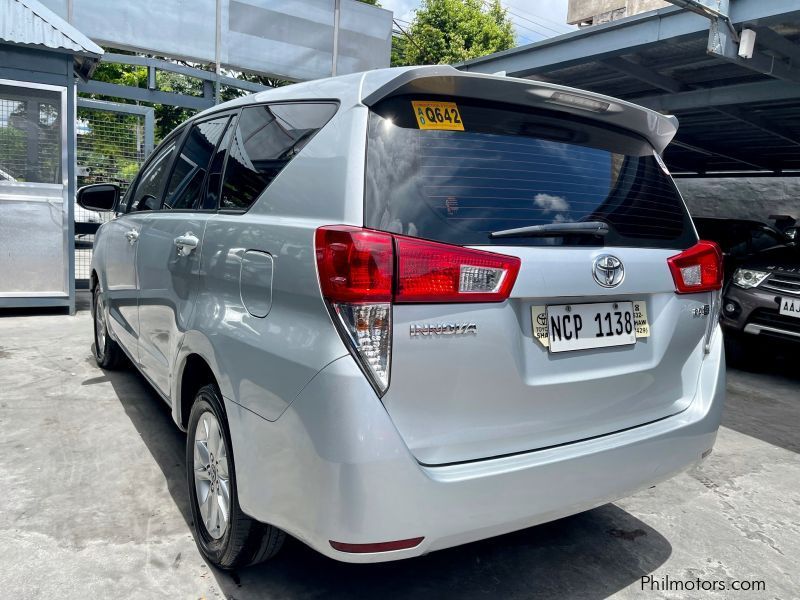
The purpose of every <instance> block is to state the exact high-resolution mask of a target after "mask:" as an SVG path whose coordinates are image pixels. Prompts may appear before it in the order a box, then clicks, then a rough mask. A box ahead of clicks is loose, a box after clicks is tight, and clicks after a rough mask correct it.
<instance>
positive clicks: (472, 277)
mask: <svg viewBox="0 0 800 600" xmlns="http://www.w3.org/2000/svg"><path fill="white" fill-rule="evenodd" d="M396 244H397V246H396V247H397V289H396V291H395V296H394V300H395V302H398V303H407V302H502V301H503V300H505V299H506V298H508V295H509V294H510V293H511V288H512V287H514V281H516V279H517V273H519V265H520V260H519V259H518V258H516V257H514V256H505V255H502V254H495V253H494V252H483V251H481V250H472V249H470V248H462V247H460V246H451V245H449V244H440V243H438V242H429V241H426V240H419V239H415V238H408V237H399V236H398V237H397V238H396Z"/></svg>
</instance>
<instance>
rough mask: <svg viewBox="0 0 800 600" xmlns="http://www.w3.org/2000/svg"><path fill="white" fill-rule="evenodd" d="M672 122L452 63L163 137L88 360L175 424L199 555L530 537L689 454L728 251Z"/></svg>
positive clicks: (358, 79)
mask: <svg viewBox="0 0 800 600" xmlns="http://www.w3.org/2000/svg"><path fill="white" fill-rule="evenodd" d="M676 127H677V123H676V120H675V119H674V118H672V117H668V116H663V115H660V114H658V113H656V112H653V111H650V110H647V109H644V108H641V107H638V106H635V105H633V104H629V103H628V102H624V101H621V100H616V99H614V98H609V97H606V96H600V95H597V94H592V93H588V92H584V91H580V90H575V89H570V88H565V87H561V86H557V85H551V84H548V83H542V82H538V81H529V80H524V79H512V78H507V77H502V76H489V75H480V74H473V73H464V72H460V71H457V70H455V69H453V68H451V67H446V66H437V67H413V68H403V69H385V70H376V71H371V72H368V73H360V74H354V75H347V76H343V77H337V78H332V79H327V80H323V81H312V82H308V83H301V84H297V85H291V86H288V87H282V88H279V89H274V90H270V91H266V92H261V93H258V94H255V95H253V96H248V97H246V98H241V99H238V100H234V101H232V102H228V103H226V104H222V105H220V106H217V107H214V108H213V109H210V110H208V111H205V112H203V113H201V114H199V115H197V116H196V117H194V118H192V119H190V120H189V121H188V122H187V123H185V124H184V125H182V126H181V127H179V128H178V129H177V130H176V131H174V132H173V133H172V134H171V135H169V136H168V137H167V138H166V139H165V140H164V141H163V142H162V143H161V145H160V146H159V147H158V148H157V149H156V151H155V152H154V153H153V154H152V156H151V157H150V158H149V160H148V161H147V162H146V163H145V165H144V167H143V168H142V170H141V172H140V173H139V175H138V176H137V177H136V179H135V180H134V181H133V183H132V185H131V186H130V188H129V189H128V191H127V193H126V194H125V196H124V198H119V192H118V189H117V188H116V187H114V186H110V185H102V184H100V185H95V186H90V187H86V188H83V189H82V190H81V191H80V192H79V195H80V202H81V204H82V205H83V206H84V207H87V208H92V209H98V208H106V209H109V210H113V211H114V212H115V213H116V218H114V219H113V220H111V221H110V222H108V223H106V224H104V225H103V226H102V227H101V228H100V231H99V234H98V237H97V241H96V246H95V252H94V258H93V262H92V275H91V277H92V290H93V294H94V295H93V298H94V303H93V315H94V327H95V337H94V342H95V353H96V358H97V362H98V364H99V365H100V366H101V367H103V368H113V367H114V366H117V365H119V364H120V363H121V360H122V359H123V356H127V358H128V359H129V360H130V361H131V362H132V363H133V364H134V365H135V366H136V368H137V369H139V370H140V371H141V372H142V373H143V374H144V376H145V377H146V378H147V380H148V381H149V382H150V383H151V384H152V385H153V387H154V388H155V389H156V390H157V391H158V393H159V395H161V396H162V397H163V399H164V401H166V402H167V403H168V404H169V406H170V407H171V408H172V414H173V417H174V419H175V422H176V423H177V425H178V426H179V427H180V428H182V429H185V430H186V432H187V441H186V464H187V484H188V491H189V496H190V503H191V507H192V514H193V516H194V523H195V527H196V529H197V531H196V534H195V537H196V539H197V544H198V546H199V548H200V550H201V551H202V553H203V554H204V555H205V556H206V557H207V558H208V560H210V561H211V562H213V563H214V564H216V565H219V566H220V567H222V568H234V567H237V566H242V565H245V564H250V563H254V562H257V561H260V560H263V559H265V558H268V557H269V556H271V555H272V554H274V553H275V552H276V551H277V550H278V548H279V547H280V545H281V542H282V541H283V538H284V532H286V533H288V534H290V535H292V536H295V537H296V538H298V539H300V540H302V541H303V542H305V543H307V544H308V545H310V546H311V547H313V548H315V549H316V550H318V551H319V552H321V553H323V554H325V555H327V556H329V557H332V558H335V559H337V560H342V561H349V562H376V561H388V560H395V559H402V558H408V557H412V556H418V555H421V554H425V553H428V552H431V551H434V550H438V549H441V548H447V547H450V546H455V545H457V544H464V543H467V542H471V541H474V540H480V539H483V538H487V537H490V536H496V535H499V534H503V533H506V532H510V531H514V530H518V529H521V528H525V527H530V526H532V525H536V524H538V523H543V522H546V521H551V520H553V519H558V518H560V517H564V516H566V515H570V514H574V513H577V512H580V511H585V510H588V509H591V508H593V507H596V506H598V505H601V504H604V503H607V502H609V501H613V500H615V499H618V498H620V497H623V496H625V495H627V494H631V493H632V492H634V491H636V490H638V489H641V488H644V487H647V486H651V485H652V484H654V483H656V482H659V481H662V480H664V479H666V478H668V477H671V476H672V475H675V474H676V473H678V472H680V471H682V470H683V469H686V468H687V467H688V466H690V465H692V464H694V463H696V462H698V461H699V460H701V459H702V458H704V457H705V456H706V455H707V454H708V453H709V452H710V451H711V448H712V446H713V444H714V439H715V436H716V432H717V428H718V426H719V423H720V414H721V411H722V404H723V396H724V388H725V385H724V373H725V367H724V358H723V353H722V339H721V337H722V336H721V334H720V330H719V327H718V319H717V315H718V307H719V289H720V282H721V280H722V272H721V255H720V252H719V250H718V248H717V247H716V246H715V245H714V244H713V243H710V242H705V241H699V240H698V238H697V234H696V232H695V228H694V226H693V224H692V221H691V219H690V217H689V215H688V213H687V211H686V207H685V205H684V203H683V200H682V199H681V196H680V194H679V193H678V191H677V189H676V187H675V185H674V183H673V181H672V179H671V177H670V174H669V172H668V171H667V168H666V167H665V165H664V162H663V161H662V159H661V156H660V155H661V153H662V152H663V151H664V149H665V147H666V146H667V144H668V143H669V141H670V140H671V139H672V137H673V135H674V134H675V131H676Z"/></svg>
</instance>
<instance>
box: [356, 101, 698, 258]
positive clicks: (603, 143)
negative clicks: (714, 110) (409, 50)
mask: <svg viewBox="0 0 800 600" xmlns="http://www.w3.org/2000/svg"><path fill="white" fill-rule="evenodd" d="M415 102H416V105H415V104H414V103H415ZM420 102H427V104H426V105H421V104H420ZM436 102H444V103H445V104H440V105H439V106H437V105H436ZM431 103H433V104H431ZM415 106H416V109H417V110H419V108H420V106H426V109H427V108H430V106H434V107H435V108H440V111H439V114H443V115H444V116H445V119H441V122H440V123H438V124H435V126H437V127H444V128H446V129H421V127H425V126H426V124H425V120H424V112H423V113H421V115H420V116H421V118H422V119H423V120H422V122H420V121H418V119H417V117H416V116H415ZM445 109H448V110H446V111H445ZM453 109H455V110H453ZM433 114H434V113H430V116H433ZM431 126H432V125H431V122H428V125H427V127H431ZM461 127H463V130H460V128H461ZM662 165H663V163H662V161H661V159H660V158H659V157H657V156H656V155H655V152H654V151H653V149H652V147H651V146H650V145H649V144H648V143H647V142H646V141H645V140H644V139H641V138H638V137H635V136H633V135H630V134H627V133H624V132H622V131H617V130H611V129H608V128H605V127H601V126H598V125H594V124H592V123H591V122H590V121H588V120H582V119H578V118H575V117H567V118H565V117H564V116H563V113H562V115H561V116H559V115H558V113H554V112H550V111H534V110H531V109H525V110H520V109H518V108H514V107H511V106H498V105H483V104H481V103H478V102H474V101H466V100H454V99H452V98H424V99H422V98H410V97H395V98H390V99H388V100H386V101H384V102H382V103H381V104H379V105H377V106H376V107H374V108H373V112H372V114H371V116H370V121H369V132H368V143H367V175H366V198H365V203H366V206H365V215H366V216H365V225H366V226H367V227H371V228H374V229H381V230H384V231H390V232H393V233H402V234H406V235H411V236H416V237H422V238H428V239H432V240H437V241H442V242H447V243H453V244H459V245H489V244H496V245H525V246H541V245H587V244H588V245H600V246H602V245H606V246H636V247H658V248H678V249H683V248H687V247H689V246H691V245H692V244H693V243H694V242H696V241H697V237H696V235H695V233H694V229H693V227H692V225H691V221H690V219H689V215H688V214H687V212H686V208H685V206H684V203H683V201H682V199H681V197H680V195H679V194H678V191H677V189H676V188H675V184H674V183H673V181H672V179H671V177H670V176H669V175H668V174H667V173H666V170H665V169H664V168H663V166H662ZM578 221H603V222H605V223H607V224H608V225H609V229H610V231H609V234H608V235H607V236H605V237H604V238H603V237H595V236H591V237H586V236H574V235H573V236H566V237H557V238H552V237H551V238H535V237H526V238H500V239H492V238H490V237H489V234H490V233H491V232H493V231H502V230H505V229H514V228H518V227H526V226H529V225H545V224H551V223H572V222H578Z"/></svg>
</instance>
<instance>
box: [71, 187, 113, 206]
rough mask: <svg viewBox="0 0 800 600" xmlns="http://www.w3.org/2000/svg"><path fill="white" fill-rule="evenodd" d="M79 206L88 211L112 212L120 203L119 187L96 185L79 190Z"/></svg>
mask: <svg viewBox="0 0 800 600" xmlns="http://www.w3.org/2000/svg"><path fill="white" fill-rule="evenodd" d="M75 199H76V200H77V202H78V206H82V207H83V208H85V209H86V210H96V211H101V212H108V211H112V210H114V209H115V208H116V207H117V203H118V202H119V186H118V185H116V184H114V183H94V184H92V185H85V186H83V187H82V188H81V189H79V190H78V193H77V195H76V198H75Z"/></svg>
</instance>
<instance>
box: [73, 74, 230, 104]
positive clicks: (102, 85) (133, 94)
mask: <svg viewBox="0 0 800 600" xmlns="http://www.w3.org/2000/svg"><path fill="white" fill-rule="evenodd" d="M78 91H79V92H82V93H85V94H99V95H101V96H109V97H111V98H124V99H125V100H138V101H139V102H149V103H152V104H170V105H172V106H181V107H183V108H190V109H193V110H204V109H206V108H211V107H212V106H214V99H213V98H211V99H209V98H204V97H202V96H189V95H187V94H175V93H173V92H161V91H158V90H148V89H147V88H140V87H133V86H130V85H119V84H117V83H106V82H105V81H94V80H92V81H87V82H78Z"/></svg>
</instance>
